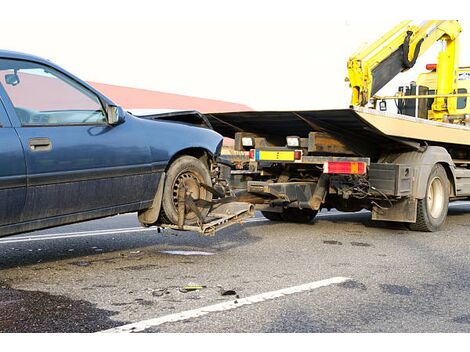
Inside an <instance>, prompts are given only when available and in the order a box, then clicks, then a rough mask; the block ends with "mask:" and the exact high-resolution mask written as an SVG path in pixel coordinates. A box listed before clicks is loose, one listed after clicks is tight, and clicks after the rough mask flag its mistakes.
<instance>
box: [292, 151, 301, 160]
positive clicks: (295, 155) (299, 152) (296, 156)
mask: <svg viewBox="0 0 470 352" xmlns="http://www.w3.org/2000/svg"><path fill="white" fill-rule="evenodd" d="M294 160H302V151H301V150H295V151H294Z"/></svg>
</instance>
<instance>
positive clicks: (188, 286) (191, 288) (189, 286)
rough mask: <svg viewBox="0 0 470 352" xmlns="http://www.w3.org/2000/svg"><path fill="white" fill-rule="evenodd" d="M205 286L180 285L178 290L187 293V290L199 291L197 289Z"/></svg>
mask: <svg viewBox="0 0 470 352" xmlns="http://www.w3.org/2000/svg"><path fill="white" fill-rule="evenodd" d="M206 287H207V286H204V285H186V286H184V287H181V288H180V289H179V291H180V292H181V293H187V292H192V291H199V290H202V289H204V288H206Z"/></svg>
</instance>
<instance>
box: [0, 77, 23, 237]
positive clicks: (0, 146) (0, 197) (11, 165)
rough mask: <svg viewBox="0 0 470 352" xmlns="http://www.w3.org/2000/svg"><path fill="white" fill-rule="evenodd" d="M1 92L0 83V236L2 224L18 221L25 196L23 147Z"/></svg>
mask: <svg viewBox="0 0 470 352" xmlns="http://www.w3.org/2000/svg"><path fill="white" fill-rule="evenodd" d="M2 93H4V92H3V91H1V85H0V236H1V235H2V226H5V225H9V224H13V223H16V222H18V221H20V217H21V214H22V212H23V207H24V203H25V198H26V166H25V160H24V155H23V148H22V146H21V143H20V140H19V139H18V135H17V134H16V132H15V129H14V128H12V126H11V123H10V120H9V118H8V116H7V112H6V110H5V107H4V104H3V101H4V97H5V96H4V95H3V94H2ZM2 95H3V97H2Z"/></svg>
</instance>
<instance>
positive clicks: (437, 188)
mask: <svg viewBox="0 0 470 352" xmlns="http://www.w3.org/2000/svg"><path fill="white" fill-rule="evenodd" d="M444 194H445V192H444V184H443V183H442V181H441V179H440V178H439V177H434V178H433V179H432V180H431V182H430V183H429V187H428V192H427V196H426V204H427V208H428V213H429V215H431V216H432V217H433V218H434V219H437V218H439V217H440V216H441V214H442V211H443V210H444V203H445V199H444Z"/></svg>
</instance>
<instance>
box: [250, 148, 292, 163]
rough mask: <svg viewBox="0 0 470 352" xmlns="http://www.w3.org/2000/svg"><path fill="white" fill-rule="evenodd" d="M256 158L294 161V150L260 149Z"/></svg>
mask: <svg viewBox="0 0 470 352" xmlns="http://www.w3.org/2000/svg"><path fill="white" fill-rule="evenodd" d="M258 160H267V161H294V160H295V158H294V151H271V150H260V151H259V159H258Z"/></svg>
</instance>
